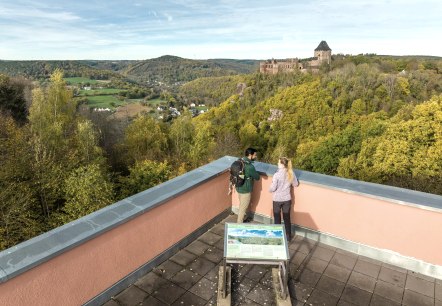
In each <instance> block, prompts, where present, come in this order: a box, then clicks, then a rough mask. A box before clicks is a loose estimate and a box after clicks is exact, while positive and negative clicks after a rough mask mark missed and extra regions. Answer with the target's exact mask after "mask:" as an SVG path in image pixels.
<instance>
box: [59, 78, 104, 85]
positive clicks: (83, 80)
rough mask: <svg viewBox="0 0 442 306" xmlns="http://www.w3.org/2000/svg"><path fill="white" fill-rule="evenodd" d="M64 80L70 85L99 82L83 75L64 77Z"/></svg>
mask: <svg viewBox="0 0 442 306" xmlns="http://www.w3.org/2000/svg"><path fill="white" fill-rule="evenodd" d="M64 80H65V81H66V82H67V83H68V84H69V85H77V84H80V83H89V84H97V83H98V82H99V81H97V80H91V79H89V78H83V77H73V78H64Z"/></svg>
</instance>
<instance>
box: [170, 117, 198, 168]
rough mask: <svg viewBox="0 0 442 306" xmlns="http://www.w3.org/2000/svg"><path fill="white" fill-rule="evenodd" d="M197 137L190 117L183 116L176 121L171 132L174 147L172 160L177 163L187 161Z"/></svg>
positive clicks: (171, 127)
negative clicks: (194, 139)
mask: <svg viewBox="0 0 442 306" xmlns="http://www.w3.org/2000/svg"><path fill="white" fill-rule="evenodd" d="M194 135H195V127H194V125H193V124H192V120H191V118H190V116H188V115H183V116H180V117H179V118H177V119H175V120H174V121H173V122H172V124H171V126H170V131H169V138H170V141H171V145H172V151H173V156H171V157H172V158H174V159H176V160H177V161H183V160H187V159H188V158H189V154H190V148H191V146H192V142H193V138H194Z"/></svg>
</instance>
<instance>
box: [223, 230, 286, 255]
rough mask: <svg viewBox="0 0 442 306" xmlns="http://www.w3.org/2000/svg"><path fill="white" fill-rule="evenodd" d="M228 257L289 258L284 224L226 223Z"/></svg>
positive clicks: (226, 253) (226, 252) (226, 250)
mask: <svg viewBox="0 0 442 306" xmlns="http://www.w3.org/2000/svg"><path fill="white" fill-rule="evenodd" d="M224 234H225V237H224V239H225V240H224V242H225V243H224V245H225V247H224V257H225V258H226V259H260V260H288V259H289V254H288V249H287V240H286V239H285V234H284V228H283V225H282V224H271V225H268V224H254V223H249V224H244V223H226V228H225V233H224Z"/></svg>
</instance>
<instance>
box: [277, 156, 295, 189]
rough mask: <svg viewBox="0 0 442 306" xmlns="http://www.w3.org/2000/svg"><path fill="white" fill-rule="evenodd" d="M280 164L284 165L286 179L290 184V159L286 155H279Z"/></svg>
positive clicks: (291, 178) (291, 179)
mask: <svg viewBox="0 0 442 306" xmlns="http://www.w3.org/2000/svg"><path fill="white" fill-rule="evenodd" d="M279 161H280V162H281V164H283V165H284V168H285V170H286V171H287V179H288V181H289V182H290V184H291V183H292V182H293V168H292V161H291V160H290V159H288V158H287V157H281V158H280V159H279Z"/></svg>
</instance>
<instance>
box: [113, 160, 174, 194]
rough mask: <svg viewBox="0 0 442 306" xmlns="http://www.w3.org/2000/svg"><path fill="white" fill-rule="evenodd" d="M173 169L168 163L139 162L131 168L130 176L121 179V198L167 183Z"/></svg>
mask: <svg viewBox="0 0 442 306" xmlns="http://www.w3.org/2000/svg"><path fill="white" fill-rule="evenodd" d="M171 174H172V169H171V167H170V165H169V164H168V163H167V162H156V161H151V160H143V161H137V162H135V164H134V165H133V166H131V167H129V175H128V176H126V177H120V189H121V191H120V197H121V198H125V197H129V196H131V195H134V194H136V193H138V192H141V191H143V190H146V189H149V188H151V187H154V186H156V185H158V184H161V183H163V182H165V181H167V180H168V179H169V178H170V177H171Z"/></svg>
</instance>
